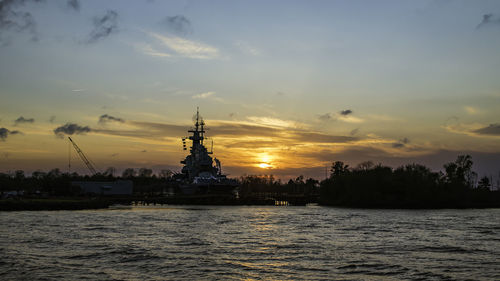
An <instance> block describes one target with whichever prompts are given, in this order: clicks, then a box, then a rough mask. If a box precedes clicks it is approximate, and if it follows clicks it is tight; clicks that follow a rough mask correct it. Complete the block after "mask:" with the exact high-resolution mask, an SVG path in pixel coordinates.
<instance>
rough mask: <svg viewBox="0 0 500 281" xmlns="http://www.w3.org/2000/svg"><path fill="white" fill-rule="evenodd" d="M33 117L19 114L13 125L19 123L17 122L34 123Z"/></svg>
mask: <svg viewBox="0 0 500 281" xmlns="http://www.w3.org/2000/svg"><path fill="white" fill-rule="evenodd" d="M34 122H35V119H34V118H24V117H23V116H20V117H19V118H17V119H16V120H14V125H16V126H17V125H19V124H24V123H34Z"/></svg>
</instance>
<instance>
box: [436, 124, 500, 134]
mask: <svg viewBox="0 0 500 281" xmlns="http://www.w3.org/2000/svg"><path fill="white" fill-rule="evenodd" d="M443 128H444V129H446V130H447V131H449V132H452V133H457V134H465V135H468V136H472V137H496V136H500V123H494V124H490V125H488V126H485V125H484V124H480V123H471V124H465V123H457V124H451V125H446V126H443Z"/></svg>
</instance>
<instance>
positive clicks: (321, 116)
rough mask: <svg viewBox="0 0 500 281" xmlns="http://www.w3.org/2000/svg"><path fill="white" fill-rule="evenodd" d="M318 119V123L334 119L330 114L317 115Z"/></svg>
mask: <svg viewBox="0 0 500 281" xmlns="http://www.w3.org/2000/svg"><path fill="white" fill-rule="evenodd" d="M318 119H319V120H320V121H330V120H332V119H334V118H333V116H332V115H331V114H330V113H325V114H321V115H318Z"/></svg>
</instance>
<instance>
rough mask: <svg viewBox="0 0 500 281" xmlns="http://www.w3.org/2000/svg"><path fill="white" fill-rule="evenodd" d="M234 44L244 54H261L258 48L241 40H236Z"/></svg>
mask: <svg viewBox="0 0 500 281" xmlns="http://www.w3.org/2000/svg"><path fill="white" fill-rule="evenodd" d="M234 45H235V46H236V47H238V48H239V49H240V51H241V52H242V53H244V54H249V55H252V56H259V55H261V54H262V52H261V51H260V50H259V49H257V48H255V47H253V46H251V45H250V44H248V43H246V42H243V41H237V42H235V43H234Z"/></svg>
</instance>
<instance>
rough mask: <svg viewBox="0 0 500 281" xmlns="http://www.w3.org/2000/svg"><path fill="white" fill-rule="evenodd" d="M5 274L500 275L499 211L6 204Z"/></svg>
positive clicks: (0, 251)
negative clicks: (28, 207) (18, 207)
mask: <svg viewBox="0 0 500 281" xmlns="http://www.w3.org/2000/svg"><path fill="white" fill-rule="evenodd" d="M0 225H1V229H0V279H1V280H166V279H170V280H200V279H203V280H214V279H219V280H220V279H236V280H240V279H250V280H252V279H261V280H290V279H292V280H304V279H314V280H322V279H323V280H372V279H373V280H402V279H404V280H500V258H499V257H500V209H485V210H360V209H338V208H327V207H318V206H310V207H309V206H308V207H274V206H265V207H260V206H258V207H256V206H253V207H241V206H236V207H218V206H206V207H205V206H203V207H200V206H190V207H186V206H176V207H163V208H151V207H143V208H133V209H125V210H124V209H121V210H92V211H47V212H0Z"/></svg>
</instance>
